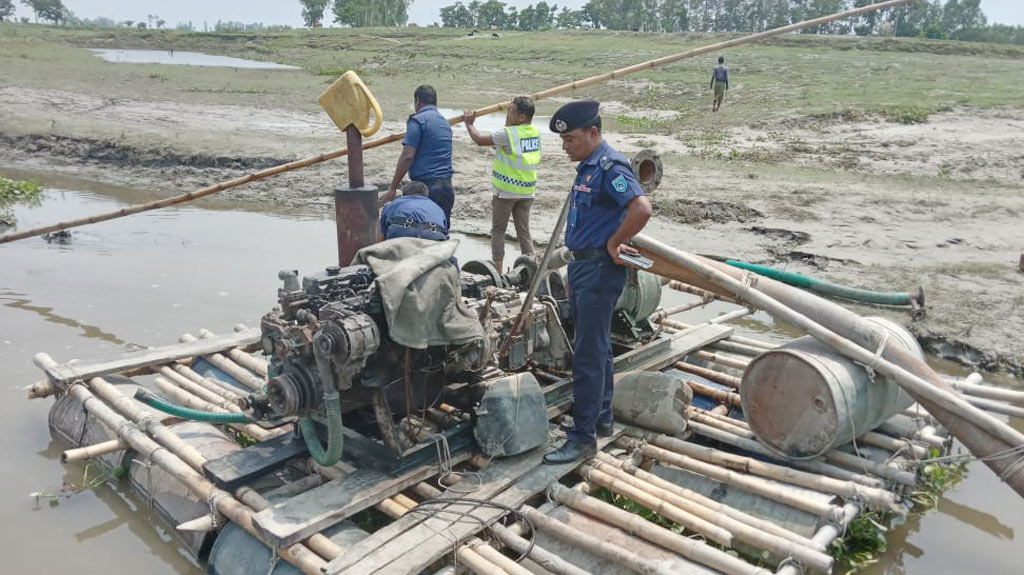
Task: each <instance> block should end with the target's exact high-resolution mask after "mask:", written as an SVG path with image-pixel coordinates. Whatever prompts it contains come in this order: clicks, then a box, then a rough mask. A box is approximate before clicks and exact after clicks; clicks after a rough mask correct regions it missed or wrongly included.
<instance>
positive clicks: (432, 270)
mask: <svg viewBox="0 0 1024 575" xmlns="http://www.w3.org/2000/svg"><path fill="white" fill-rule="evenodd" d="M458 246H459V241H458V240H446V241H443V242H438V241H434V240H424V239H420V238H395V239H392V240H387V241H383V242H379V243H376V244H373V245H371V246H367V247H365V248H363V249H361V250H359V251H358V252H357V253H356V256H355V258H353V260H352V264H353V265H355V264H366V265H368V266H370V269H372V270H373V273H374V275H375V276H377V279H376V283H377V289H378V290H380V295H381V299H382V300H383V302H384V315H385V317H386V319H387V321H388V327H390V329H391V339H393V340H394V341H395V342H396V343H398V344H400V345H404V346H406V347H411V348H413V349H424V348H426V347H428V346H432V345H461V344H464V343H469V342H471V341H474V340H478V339H482V338H483V337H484V330H483V327H482V326H481V325H480V320H479V319H478V318H477V315H476V314H475V313H474V312H473V311H472V310H470V309H469V307H468V306H467V305H466V304H465V303H464V302H463V301H462V288H461V285H460V283H459V270H458V269H456V267H455V266H454V265H452V263H451V261H450V260H451V258H452V256H453V255H454V254H455V248H457V247H458Z"/></svg>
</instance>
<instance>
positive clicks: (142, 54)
mask: <svg viewBox="0 0 1024 575" xmlns="http://www.w3.org/2000/svg"><path fill="white" fill-rule="evenodd" d="M90 51H91V52H93V53H94V54H96V55H97V56H99V57H100V58H102V59H104V60H106V61H107V62H115V63H122V64H171V65H177V66H223V67H226V68H257V69H261V70H299V69H300V68H299V67H298V66H288V65H287V64H277V63H275V62H260V61H257V60H246V59H245V58H232V57H231V56H217V55H215V54H203V53H202V52H183V51H176V50H113V49H106V48H93V49H91V50H90Z"/></svg>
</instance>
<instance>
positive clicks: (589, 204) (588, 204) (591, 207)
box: [565, 142, 644, 250]
mask: <svg viewBox="0 0 1024 575" xmlns="http://www.w3.org/2000/svg"><path fill="white" fill-rule="evenodd" d="M576 172H577V173H576V181H575V182H574V183H573V186H572V198H570V200H569V201H570V203H569V219H568V221H567V222H566V227H565V245H566V246H567V247H568V248H569V249H570V250H585V249H591V248H602V249H603V248H604V247H605V246H606V245H607V243H608V240H609V239H611V237H612V235H614V234H615V230H617V229H619V224H620V223H622V218H623V217H625V215H626V204H628V203H629V201H630V200H632V199H633V198H635V197H637V196H642V195H644V191H643V189H642V188H641V187H640V184H639V182H637V181H636V176H634V175H633V170H632V169H630V167H629V161H628V160H627V159H626V157H625V156H623V155H622V154H620V153H618V152H616V151H615V150H614V149H612V147H611V146H609V145H608V143H607V142H602V143H601V145H600V146H598V147H597V149H595V150H594V153H592V154H590V157H589V158H587V159H586V160H583V161H582V162H580V164H579V165H578V166H576Z"/></svg>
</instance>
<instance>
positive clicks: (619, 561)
mask: <svg viewBox="0 0 1024 575" xmlns="http://www.w3.org/2000/svg"><path fill="white" fill-rule="evenodd" d="M573 490H574V491H575V489H573ZM581 495H582V494H581ZM519 511H520V513H522V514H523V515H524V516H525V517H526V518H527V519H529V520H530V521H531V522H532V523H533V524H534V526H535V527H536V528H537V529H538V530H540V531H543V532H545V533H548V534H550V535H552V536H554V537H556V538H558V539H560V540H562V541H564V542H565V543H568V544H569V545H571V546H573V547H579V548H580V549H583V550H585V551H587V552H588V553H592V554H594V555H596V556H597V557H600V558H601V559H604V560H605V561H608V562H610V563H612V564H614V565H616V566H617V567H621V568H623V569H628V570H629V571H632V572H634V573H639V574H640V575H674V574H673V572H672V570H670V569H668V568H665V567H661V566H660V565H658V564H657V563H655V562H654V561H651V560H649V559H646V558H644V557H641V556H640V555H637V554H636V553H635V552H633V551H630V550H629V549H626V548H624V547H619V546H618V545H615V544H613V543H609V542H607V541H603V540H601V539H598V538H597V537H594V536H593V535H590V534H589V533H586V532H584V531H580V530H579V529H576V528H575V527H572V526H571V525H568V524H566V523H562V522H561V521H559V520H557V519H554V518H551V517H548V516H547V515H545V514H543V513H541V512H540V511H538V510H537V509H534V508H533V507H530V506H529V505H524V506H522V507H521V508H520V509H519Z"/></svg>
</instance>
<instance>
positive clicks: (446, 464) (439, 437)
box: [430, 433, 484, 493]
mask: <svg viewBox="0 0 1024 575" xmlns="http://www.w3.org/2000/svg"><path fill="white" fill-rule="evenodd" d="M430 438H431V439H433V440H434V446H435V447H436V448H437V467H438V473H439V475H438V476H437V481H436V482H437V486H438V487H440V488H441V489H442V490H448V491H451V492H453V493H473V492H474V491H476V490H477V489H480V488H481V487H482V486H483V484H484V480H483V477H481V476H480V474H479V473H476V472H474V471H469V472H466V473H460V474H459V475H461V476H462V478H466V477H472V478H474V479H476V482H477V483H476V486H474V487H472V488H471V489H456V488H455V484H456V483H457V482H456V481H453V482H452V484H451V485H446V484H445V481H444V480H445V479H446V478H448V477H451V476H452V475H454V474H455V470H454V469H453V468H452V451H451V446H450V445H449V444H448V436H447V435H445V434H443V433H435V434H434V435H432V436H431V437H430Z"/></svg>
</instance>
